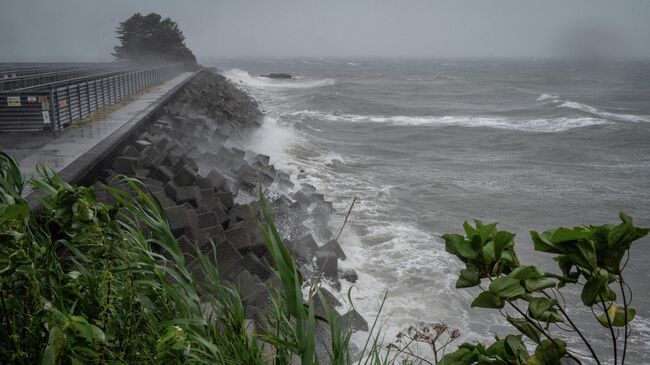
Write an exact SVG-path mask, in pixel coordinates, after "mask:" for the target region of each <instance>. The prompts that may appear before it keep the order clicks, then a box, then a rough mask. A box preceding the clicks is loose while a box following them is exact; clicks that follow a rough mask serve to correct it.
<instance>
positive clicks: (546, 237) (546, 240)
mask: <svg viewBox="0 0 650 365" xmlns="http://www.w3.org/2000/svg"><path fill="white" fill-rule="evenodd" d="M552 233H553V231H546V232H543V233H542V234H539V233H537V232H535V231H530V237H531V238H532V239H533V245H534V247H535V250H537V251H541V252H549V253H564V251H562V250H560V249H559V248H558V247H556V246H555V244H554V243H553V242H552V241H551V235H552Z"/></svg>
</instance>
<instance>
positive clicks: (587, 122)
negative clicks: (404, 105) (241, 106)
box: [289, 110, 609, 133]
mask: <svg viewBox="0 0 650 365" xmlns="http://www.w3.org/2000/svg"><path fill="white" fill-rule="evenodd" d="M289 115H290V116H293V117H296V118H313V119H320V120H327V121H333V122H373V123H387V124H393V125H407V126H408V125H413V126H461V127H487V128H499V129H510V130H519V131H526V132H547V133H548V132H562V131H566V130H569V129H573V128H580V127H587V126H593V125H601V124H608V123H609V122H608V121H607V120H606V119H604V118H594V117H560V118H548V119H545V118H541V119H529V120H518V119H513V118H503V117H477V116H405V115H395V116H379V115H358V114H334V113H325V112H318V111H311V110H303V111H299V112H294V113H290V114H289Z"/></svg>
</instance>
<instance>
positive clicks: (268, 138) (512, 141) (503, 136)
mask: <svg viewBox="0 0 650 365" xmlns="http://www.w3.org/2000/svg"><path fill="white" fill-rule="evenodd" d="M214 66H216V67H218V68H219V69H221V70H222V72H223V73H224V75H226V76H227V77H228V78H230V79H231V80H232V81H233V82H235V83H236V84H238V85H239V86H240V87H241V88H243V89H245V90H246V91H248V92H249V93H251V95H253V96H254V97H255V98H256V99H257V100H258V101H259V102H260V105H261V107H262V108H263V110H264V112H265V113H266V115H267V117H266V120H265V123H264V126H263V128H262V129H261V130H260V132H258V133H257V134H256V135H255V136H254V140H253V141H251V148H252V149H256V150H258V152H263V153H267V154H270V155H271V156H272V161H271V162H272V163H275V164H277V165H279V166H282V167H283V168H286V169H287V170H288V171H292V179H293V180H295V181H296V182H307V183H310V184H313V185H315V186H316V187H317V188H318V189H319V190H320V191H321V192H323V193H324V194H325V195H326V197H327V199H330V200H332V201H333V202H334V205H335V207H336V209H337V211H338V212H339V213H340V214H339V216H338V217H337V219H334V220H333V221H331V222H330V226H331V228H332V231H334V232H338V229H340V226H341V224H342V223H343V219H344V215H345V212H346V211H347V210H348V208H349V206H350V204H351V202H352V200H353V198H354V197H357V198H358V200H357V202H356V204H355V205H354V207H353V209H352V213H351V215H350V218H349V222H348V223H347V226H346V228H345V230H344V231H343V233H342V235H341V238H340V240H339V241H340V242H341V245H342V246H343V248H344V250H345V251H346V253H347V256H348V259H347V260H346V261H344V262H342V265H346V266H349V267H352V268H354V269H356V270H357V272H358V274H359V280H358V281H357V283H356V284H355V288H353V289H352V291H351V294H352V295H351V296H352V299H353V303H354V306H355V308H356V309H357V310H358V311H360V312H361V313H362V314H363V315H364V316H365V317H366V318H367V319H368V320H369V322H371V323H372V319H373V318H374V317H375V315H376V314H377V310H378V307H379V304H380V301H381V298H382V296H383V294H384V293H385V292H387V293H388V299H387V300H386V303H385V306H384V309H383V311H382V313H381V315H380V321H379V323H380V324H381V325H382V333H383V336H384V343H389V342H391V341H392V340H393V339H394V336H395V334H396V333H397V332H398V331H399V330H401V329H404V328H406V327H408V326H409V325H414V324H417V323H418V322H422V321H425V322H444V323H446V324H448V325H449V326H450V327H452V328H458V329H459V330H460V332H461V334H462V338H461V341H470V342H473V341H488V342H490V341H491V339H492V337H493V335H494V334H495V333H497V334H505V333H511V332H514V330H512V329H511V328H509V327H508V325H507V324H506V323H505V321H504V320H503V319H502V317H501V316H500V315H499V313H498V312H496V311H493V310H486V309H479V308H474V309H472V308H470V302H471V301H472V298H473V297H474V296H475V295H476V292H475V291H473V290H468V289H455V288H454V283H455V281H456V278H457V275H458V270H459V269H460V267H461V265H460V262H459V261H458V260H457V259H456V258H455V257H453V256H451V255H450V254H447V253H446V252H445V249H444V242H443V240H442V239H441V238H440V236H441V235H442V234H444V233H449V232H461V231H462V226H461V225H462V223H463V221H465V220H472V219H481V220H483V221H485V222H500V223H499V227H500V228H501V229H504V230H508V231H512V232H515V233H516V234H517V239H516V242H517V246H516V247H517V250H518V254H519V256H520V258H521V260H522V261H523V262H530V263H537V264H540V265H542V266H543V267H544V268H546V269H547V270H549V271H553V272H559V269H558V267H557V265H556V264H555V263H554V261H552V260H551V259H550V258H549V256H548V255H545V254H539V253H535V252H534V251H533V248H532V243H531V239H530V236H529V233H528V232H529V231H530V230H536V231H543V230H547V229H551V228H555V227H559V226H575V225H584V224H603V223H617V222H618V221H619V220H618V214H619V211H624V212H625V213H627V214H628V215H630V216H632V217H634V218H635V223H636V224H637V225H639V226H650V62H648V61H616V60H606V61H605V60H603V61H595V62H594V61H591V62H581V61H577V60H541V59H540V60H537V59H528V60H493V59H488V60H453V59H444V60H443V59H422V60H391V59H355V60H349V59H347V60H346V59H266V60H265V59H257V60H251V59H224V60H219V61H217V62H215V63H214ZM272 72H286V73H289V74H291V75H293V76H294V78H292V79H283V80H278V79H269V78H264V77H260V76H259V75H261V74H267V73H272ZM649 260H650V242H649V240H648V239H647V238H645V239H643V240H642V241H640V242H638V243H637V244H636V245H635V246H633V247H632V255H631V257H630V261H629V263H628V265H627V268H626V281H627V282H628V283H629V285H630V286H631V288H632V290H633V291H634V293H635V294H634V301H633V304H632V306H633V307H634V308H636V310H637V317H636V319H635V321H634V322H633V327H632V339H631V341H630V343H629V352H628V361H629V363H631V364H640V363H650V354H649V353H648V349H649V348H650V294H648V293H650V271H649V269H650V264H648V261H649ZM348 288H349V287H346V286H345V285H344V288H343V289H342V291H341V292H340V293H341V294H340V295H341V296H342V297H343V298H344V297H345V296H346V292H347V290H348ZM565 299H566V301H567V311H568V312H569V314H570V315H572V316H574V318H576V319H577V321H578V322H580V323H582V326H583V328H586V329H587V330H586V333H587V334H588V335H589V336H590V337H591V338H593V339H594V342H595V344H596V348H597V349H598V351H605V350H606V349H607V348H608V346H609V344H610V342H609V341H610V340H609V337H608V336H609V334H608V332H607V331H606V330H605V329H604V328H602V327H600V325H599V324H597V322H596V320H595V319H594V318H593V314H592V313H591V311H589V310H587V309H584V308H583V307H582V304H581V303H580V298H579V293H578V291H577V290H575V291H574V292H570V293H568V294H566V296H565ZM601 334H602V335H601ZM354 340H355V341H358V342H360V345H361V346H362V345H363V341H364V340H365V338H364V334H363V333H358V334H356V335H355V337H354ZM569 340H570V341H576V342H577V337H576V336H573V337H571V335H569ZM585 352H586V351H585ZM607 353H610V354H611V351H608V352H607Z"/></svg>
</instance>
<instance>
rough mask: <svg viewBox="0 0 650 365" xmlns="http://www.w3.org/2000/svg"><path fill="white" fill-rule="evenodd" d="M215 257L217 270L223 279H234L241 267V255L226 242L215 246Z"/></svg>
mask: <svg viewBox="0 0 650 365" xmlns="http://www.w3.org/2000/svg"><path fill="white" fill-rule="evenodd" d="M215 256H216V257H217V269H218V270H219V274H221V276H222V277H223V278H224V279H228V278H234V277H235V276H236V275H237V273H238V272H239V270H241V266H240V265H239V263H240V260H241V258H242V255H241V254H240V253H239V251H237V249H236V248H235V247H234V246H233V245H232V243H231V242H230V241H228V240H225V241H223V242H221V243H219V244H217V246H216V252H215Z"/></svg>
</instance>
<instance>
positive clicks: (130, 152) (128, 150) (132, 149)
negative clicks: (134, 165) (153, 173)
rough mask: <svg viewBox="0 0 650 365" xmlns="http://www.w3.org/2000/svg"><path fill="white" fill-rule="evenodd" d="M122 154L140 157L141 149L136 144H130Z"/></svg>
mask: <svg viewBox="0 0 650 365" xmlns="http://www.w3.org/2000/svg"><path fill="white" fill-rule="evenodd" d="M122 155H124V156H128V157H138V156H140V151H138V149H137V148H135V147H134V146H132V145H128V146H126V147H124V149H123V150H122Z"/></svg>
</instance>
